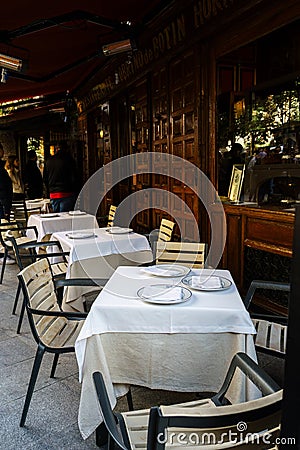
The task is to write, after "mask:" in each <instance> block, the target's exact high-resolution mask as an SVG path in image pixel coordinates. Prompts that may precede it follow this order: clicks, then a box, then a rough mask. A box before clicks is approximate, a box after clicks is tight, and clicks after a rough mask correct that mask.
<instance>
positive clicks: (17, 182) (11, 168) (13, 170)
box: [5, 155, 25, 200]
mask: <svg viewBox="0 0 300 450" xmlns="http://www.w3.org/2000/svg"><path fill="white" fill-rule="evenodd" d="M5 168H6V170H7V172H8V175H9V176H10V178H11V181H12V186H13V200H23V199H24V198H25V195H24V188H23V183H22V178H21V174H20V168H19V158H17V156H16V155H9V156H8V158H7V161H6V165H5Z"/></svg>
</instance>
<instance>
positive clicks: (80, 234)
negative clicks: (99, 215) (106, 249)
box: [66, 231, 96, 239]
mask: <svg viewBox="0 0 300 450" xmlns="http://www.w3.org/2000/svg"><path fill="white" fill-rule="evenodd" d="M66 236H67V237H68V238H70V239H87V238H92V237H95V236H96V235H95V234H94V233H92V232H89V233H85V232H84V231H82V232H81V231H74V233H66Z"/></svg>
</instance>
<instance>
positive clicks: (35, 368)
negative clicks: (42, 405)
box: [20, 344, 45, 427]
mask: <svg viewBox="0 0 300 450" xmlns="http://www.w3.org/2000/svg"><path fill="white" fill-rule="evenodd" d="M44 353H45V349H44V347H42V346H41V345H40V344H39V345H38V348H37V351H36V355H35V359H34V363H33V367H32V372H31V377H30V381H29V385H28V389H27V394H26V398H25V403H24V407H23V412H22V417H21V421H20V427H24V425H25V420H26V417H27V412H28V408H29V405H30V401H31V397H32V394H33V390H34V386H35V382H36V379H37V376H38V373H39V370H40V366H41V362H42V359H43V356H44Z"/></svg>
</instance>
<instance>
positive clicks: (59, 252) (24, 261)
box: [7, 235, 68, 334]
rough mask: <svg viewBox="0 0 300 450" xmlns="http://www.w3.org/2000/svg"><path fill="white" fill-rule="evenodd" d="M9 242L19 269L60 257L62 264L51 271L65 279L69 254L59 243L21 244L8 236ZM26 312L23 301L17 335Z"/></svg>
mask: <svg viewBox="0 0 300 450" xmlns="http://www.w3.org/2000/svg"><path fill="white" fill-rule="evenodd" d="M7 240H8V241H10V242H11V244H12V248H13V250H14V254H15V257H16V261H17V264H18V266H19V269H20V270H22V269H24V267H26V266H28V265H29V264H31V263H33V262H34V261H36V260H37V259H40V258H45V257H47V256H51V258H54V257H59V258H60V259H61V261H60V262H57V263H53V264H51V270H52V272H53V275H54V277H65V276H66V273H67V270H68V261H67V258H66V256H67V255H68V252H64V251H63V249H62V247H61V244H60V242H59V241H47V242H44V241H43V242H21V243H18V240H17V239H16V238H15V237H14V236H13V235H12V236H8V237H7ZM51 249H54V250H53V252H51V255H50V254H48V253H46V252H45V251H46V250H50V251H51ZM20 290H21V285H20V283H19V284H18V288H17V292H16V296H15V301H14V305H13V310H12V314H15V313H16V309H17V305H18V301H19V296H20ZM24 311H25V299H24V300H23V304H22V308H21V311H20V316H19V322H18V326H17V333H18V334H19V333H20V331H21V326H22V321H23V316H24Z"/></svg>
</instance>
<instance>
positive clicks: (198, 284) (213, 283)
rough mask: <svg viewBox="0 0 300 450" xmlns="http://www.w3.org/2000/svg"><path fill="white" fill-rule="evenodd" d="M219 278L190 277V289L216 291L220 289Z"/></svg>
mask: <svg viewBox="0 0 300 450" xmlns="http://www.w3.org/2000/svg"><path fill="white" fill-rule="evenodd" d="M222 286H223V285H222V282H221V280H220V278H219V277H215V276H212V277H206V276H192V287H193V288H198V289H218V288H222Z"/></svg>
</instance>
